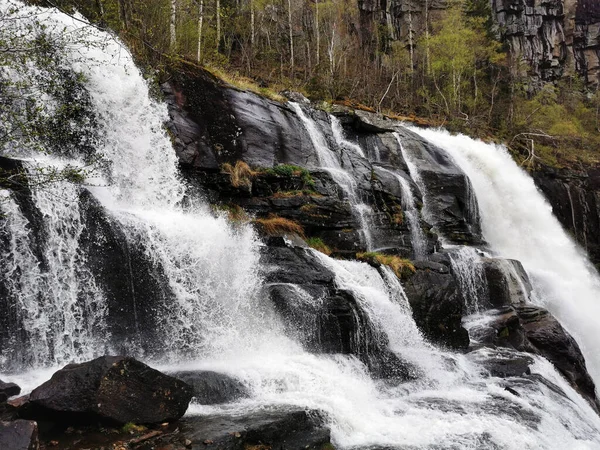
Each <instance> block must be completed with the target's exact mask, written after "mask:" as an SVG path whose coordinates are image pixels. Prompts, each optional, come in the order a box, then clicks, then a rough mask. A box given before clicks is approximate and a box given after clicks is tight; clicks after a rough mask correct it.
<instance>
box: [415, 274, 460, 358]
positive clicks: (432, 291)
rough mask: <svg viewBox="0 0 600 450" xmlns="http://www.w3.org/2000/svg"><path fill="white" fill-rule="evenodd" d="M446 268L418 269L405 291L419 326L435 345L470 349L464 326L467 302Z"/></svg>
mask: <svg viewBox="0 0 600 450" xmlns="http://www.w3.org/2000/svg"><path fill="white" fill-rule="evenodd" d="M441 266H443V264H440V263H434V264H429V265H428V264H424V263H421V264H419V265H417V266H416V268H417V271H416V273H415V274H414V275H413V276H411V277H410V278H409V279H408V280H407V281H405V282H404V291H405V293H406V296H407V297H408V300H409V302H410V306H411V308H412V311H413V317H414V319H415V322H416V323H417V326H418V327H419V328H420V329H421V330H422V331H423V333H424V334H425V336H426V337H427V338H428V339H430V340H431V341H433V342H435V343H438V344H441V345H444V346H447V347H450V348H456V349H466V348H467V347H468V346H469V334H468V332H467V330H465V329H464V328H463V326H462V323H461V321H462V317H463V314H464V313H465V311H464V302H463V299H462V296H461V295H460V292H459V289H458V285H457V284H456V281H455V280H454V278H453V277H452V275H451V274H450V273H448V271H447V270H446V273H444V269H443V268H442V267H441Z"/></svg>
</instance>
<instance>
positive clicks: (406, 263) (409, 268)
mask: <svg viewBox="0 0 600 450" xmlns="http://www.w3.org/2000/svg"><path fill="white" fill-rule="evenodd" d="M356 259H358V260H360V261H364V262H366V263H369V264H372V265H376V266H377V265H380V264H384V265H386V266H388V267H389V268H390V269H392V270H393V271H394V273H395V274H396V276H397V277H398V278H400V279H402V278H406V277H407V276H409V275H411V274H413V273H415V271H416V269H415V266H414V265H413V263H412V262H410V260H408V259H404V258H400V257H399V256H394V255H384V254H383V253H378V252H365V253H357V254H356Z"/></svg>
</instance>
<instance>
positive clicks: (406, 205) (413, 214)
mask: <svg viewBox="0 0 600 450" xmlns="http://www.w3.org/2000/svg"><path fill="white" fill-rule="evenodd" d="M380 170H383V171H384V172H387V173H389V174H390V175H392V176H393V177H394V178H396V180H398V184H399V185H400V190H401V192H402V209H403V211H404V216H405V217H406V219H407V220H408V229H409V230H410V240H411V244H412V248H413V253H414V255H413V259H419V258H422V257H424V256H425V254H426V251H427V240H426V239H425V234H424V233H423V229H422V228H421V222H420V221H419V210H418V209H417V201H416V199H415V195H414V193H413V191H412V187H411V185H410V184H409V182H408V181H407V180H406V179H404V177H402V176H400V175H398V174H397V173H395V172H392V171H391V170H388V169H386V168H385V167H380Z"/></svg>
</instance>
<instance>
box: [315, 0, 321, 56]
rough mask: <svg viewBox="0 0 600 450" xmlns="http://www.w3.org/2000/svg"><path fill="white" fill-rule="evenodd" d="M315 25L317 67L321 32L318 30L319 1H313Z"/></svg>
mask: <svg viewBox="0 0 600 450" xmlns="http://www.w3.org/2000/svg"><path fill="white" fill-rule="evenodd" d="M315 25H316V28H317V29H316V35H317V66H318V65H319V60H320V59H321V32H320V30H319V0H315Z"/></svg>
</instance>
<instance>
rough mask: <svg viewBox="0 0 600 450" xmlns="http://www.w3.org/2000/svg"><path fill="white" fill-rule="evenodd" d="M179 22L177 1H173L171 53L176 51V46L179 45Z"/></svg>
mask: <svg viewBox="0 0 600 450" xmlns="http://www.w3.org/2000/svg"><path fill="white" fill-rule="evenodd" d="M176 21H177V0H171V23H170V25H171V45H170V48H171V51H172V52H174V51H175V46H176V45H177V32H176V31H177V29H176V26H175V25H176V24H175V22H176Z"/></svg>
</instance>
